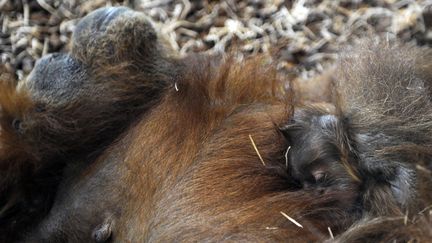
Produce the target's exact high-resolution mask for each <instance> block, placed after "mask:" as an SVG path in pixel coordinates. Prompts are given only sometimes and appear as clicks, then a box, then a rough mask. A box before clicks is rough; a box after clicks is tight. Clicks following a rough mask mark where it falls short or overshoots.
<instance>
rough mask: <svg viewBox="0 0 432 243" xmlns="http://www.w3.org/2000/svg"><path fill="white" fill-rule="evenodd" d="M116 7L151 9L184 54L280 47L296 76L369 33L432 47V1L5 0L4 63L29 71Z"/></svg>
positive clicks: (0, 41) (284, 64) (1, 3)
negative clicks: (80, 24) (94, 17)
mask: <svg viewBox="0 0 432 243" xmlns="http://www.w3.org/2000/svg"><path fill="white" fill-rule="evenodd" d="M111 5H126V6H129V7H131V8H134V9H136V10H139V11H143V12H145V13H146V14H147V15H149V16H150V17H151V18H152V19H153V20H154V21H155V22H156V23H157V26H158V28H160V30H159V31H161V32H163V33H165V34H166V35H167V36H168V37H169V43H170V44H171V45H172V47H173V48H174V49H176V50H178V51H179V52H181V53H183V54H184V53H189V52H201V51H210V52H213V51H220V50H227V49H229V48H231V47H233V46H235V47H236V49H239V50H240V51H241V52H242V53H244V54H245V55H249V54H253V53H258V52H269V51H270V50H273V51H274V50H275V49H276V50H277V52H276V53H277V60H278V62H279V68H281V69H284V70H285V71H287V73H288V74H290V75H292V76H294V77H295V76H298V75H300V76H301V77H303V78H307V77H310V76H312V75H315V74H316V72H321V71H322V70H323V69H324V68H325V66H326V65H327V64H328V63H332V62H333V61H334V60H335V58H336V53H337V51H338V49H339V47H340V46H344V45H346V44H355V42H356V41H357V40H358V39H359V37H364V36H365V35H372V36H385V37H386V38H399V39H402V40H404V41H415V42H416V43H418V44H419V45H432V0H417V1H412V0H364V1H362V0H297V1H290V0H225V1H211V0H203V1H200V0H130V1H120V2H117V1H111V0H88V1H86V0H63V1H62V0H0V11H1V15H0V24H1V34H0V56H1V63H3V64H5V65H6V67H7V68H8V69H9V70H10V71H12V72H15V73H16V74H17V76H18V77H19V78H22V77H24V76H25V75H26V74H28V73H29V72H30V71H31V70H32V68H33V65H34V62H35V60H37V59H38V58H39V57H41V56H42V55H44V54H46V53H50V52H58V51H65V50H67V48H68V45H67V44H68V42H69V40H70V36H71V33H72V31H73V29H74V26H75V24H76V23H77V21H78V20H79V18H80V17H82V16H84V15H85V14H87V13H89V12H91V11H92V10H94V9H96V8H99V7H103V6H111Z"/></svg>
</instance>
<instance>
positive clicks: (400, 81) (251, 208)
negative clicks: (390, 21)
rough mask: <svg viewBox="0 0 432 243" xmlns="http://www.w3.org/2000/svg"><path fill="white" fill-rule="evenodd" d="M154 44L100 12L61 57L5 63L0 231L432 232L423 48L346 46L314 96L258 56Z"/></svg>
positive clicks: (191, 235)
mask: <svg viewBox="0 0 432 243" xmlns="http://www.w3.org/2000/svg"><path fill="white" fill-rule="evenodd" d="M163 43H164V42H163V40H161V37H160V36H158V33H157V31H156V30H155V28H154V27H153V26H152V23H151V22H150V21H149V20H148V19H147V18H146V17H145V16H144V15H143V14H141V13H138V12H135V11H132V10H130V9H127V8H104V9H100V10H97V11H95V12H93V13H91V14H89V15H88V16H87V17H85V18H83V19H82V20H81V21H80V23H79V24H78V26H77V29H76V30H75V32H74V36H73V41H72V50H71V52H70V53H67V54H53V55H50V56H46V57H44V58H42V59H41V60H39V61H38V63H37V64H36V66H35V69H34V70H33V72H32V74H31V75H30V76H29V77H28V78H27V79H26V80H25V81H24V82H18V83H16V82H13V81H10V78H7V77H3V78H4V79H5V81H3V82H2V87H1V89H0V92H1V96H0V107H1V117H0V119H1V120H0V122H1V123H0V124H1V130H0V139H1V140H0V169H1V170H0V173H1V174H2V179H1V181H0V193H1V195H2V196H1V197H0V198H1V199H0V233H1V234H0V235H1V236H0V240H1V241H5V242H11V241H18V242H92V241H95V242H107V241H112V242H172V241H188V242H189V241H256V242H263V241H293V242H298V241H323V240H326V239H329V240H331V237H333V236H334V237H335V239H334V240H335V241H340V242H355V241H361V242H364V241H387V240H393V239H394V240H399V241H408V240H411V239H416V240H420V241H421V240H426V239H430V237H432V228H431V227H432V226H431V223H430V217H429V213H428V210H429V208H428V206H429V205H430V204H431V203H432V193H431V192H430V188H431V172H430V168H431V161H432V152H431V151H432V149H431V145H432V106H431V104H430V103H431V102H432V101H431V84H432V67H431V64H430V62H429V60H430V58H431V57H432V53H431V51H430V50H426V49H421V48H418V47H413V46H405V45H400V44H390V43H378V44H371V45H369V46H367V47H363V48H358V50H357V51H354V52H351V54H349V55H343V56H342V57H341V60H340V63H339V65H338V66H337V67H336V68H335V70H337V71H336V73H335V74H334V75H333V76H332V82H331V83H332V85H331V86H328V87H314V89H323V90H325V91H326V92H327V91H331V93H332V95H331V97H332V102H331V103H312V102H308V101H307V100H302V97H298V94H302V93H304V92H312V91H308V90H305V89H300V88H299V89H294V90H290V91H288V92H283V91H282V90H281V89H279V88H278V87H277V85H278V84H280V82H281V80H280V76H278V74H277V72H276V70H275V68H274V65H273V64H272V62H271V61H269V60H268V58H265V57H262V56H257V57H253V58H249V59H246V60H237V59H236V58H235V57H233V56H230V55H221V56H212V55H206V54H191V55H189V56H187V57H181V58H180V57H177V56H176V55H175V53H174V54H173V52H172V51H170V50H169V49H168V48H167V47H165V46H164V44H163ZM347 53H349V52H347ZM282 81H283V80H282ZM323 83H326V82H323ZM298 90H301V92H300V91H298ZM313 92H316V90H313Z"/></svg>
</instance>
